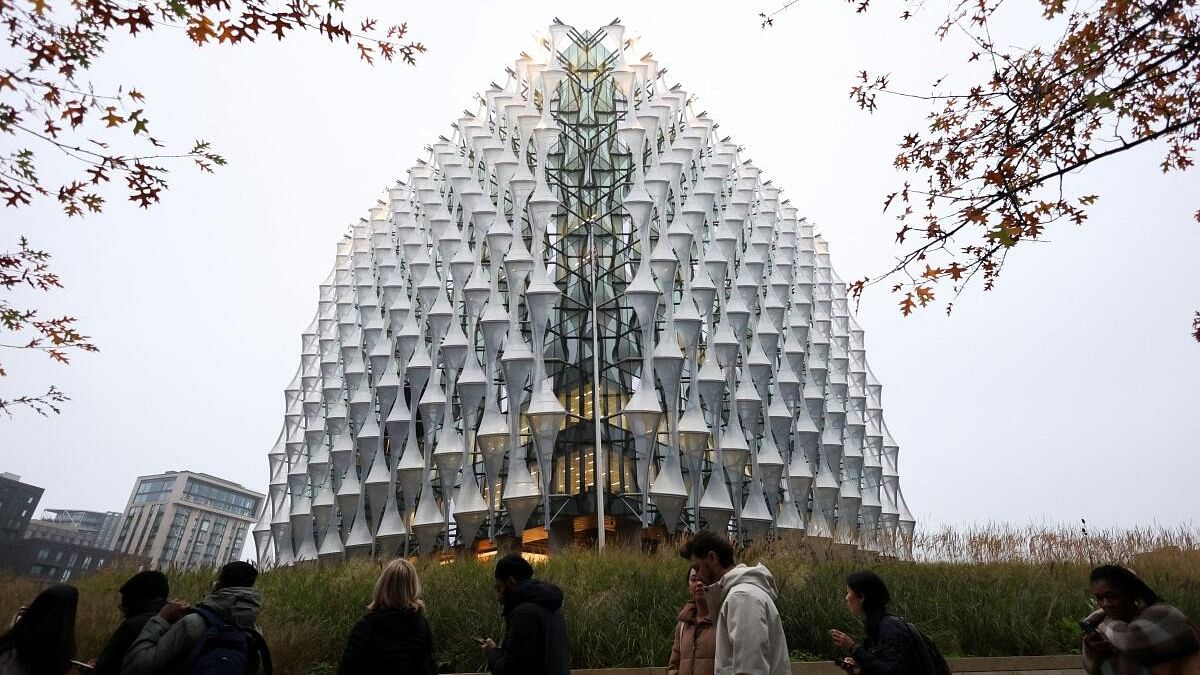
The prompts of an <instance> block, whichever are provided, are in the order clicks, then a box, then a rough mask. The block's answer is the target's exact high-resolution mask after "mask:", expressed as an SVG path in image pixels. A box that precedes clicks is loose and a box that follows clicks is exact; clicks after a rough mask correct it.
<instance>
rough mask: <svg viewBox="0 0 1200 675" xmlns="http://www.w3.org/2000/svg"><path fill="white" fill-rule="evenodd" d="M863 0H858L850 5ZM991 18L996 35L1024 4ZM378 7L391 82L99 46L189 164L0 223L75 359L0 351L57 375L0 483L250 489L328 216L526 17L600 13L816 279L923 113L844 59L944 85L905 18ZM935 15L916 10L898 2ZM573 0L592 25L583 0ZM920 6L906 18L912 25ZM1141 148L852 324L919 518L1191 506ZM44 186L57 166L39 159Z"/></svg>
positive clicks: (930, 48) (500, 57) (273, 51)
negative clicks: (1041, 215) (953, 272)
mask: <svg viewBox="0 0 1200 675" xmlns="http://www.w3.org/2000/svg"><path fill="white" fill-rule="evenodd" d="M877 4H878V3H877ZM1025 4H1026V5H1029V6H1028V7H1025V6H1021V7H1018V8H1017V9H1018V10H1020V14H1021V16H1022V17H1024V21H1015V19H1014V21H1015V24H1014V25H1015V26H1016V27H1018V28H1020V33H1018V32H1015V31H1014V33H1013V34H1012V35H1010V36H1009V38H1008V39H1007V40H1006V39H1005V38H1003V37H1001V38H1000V40H999V41H1000V42H1001V43H1004V42H1006V41H1015V40H1016V38H1015V37H1012V36H1013V35H1028V34H1030V33H1031V32H1035V31H1036V30H1037V26H1038V24H1040V19H1038V18H1037V17H1038V15H1039V12H1040V10H1039V9H1038V8H1037V7H1033V6H1032V3H1028V2H1027V3H1025ZM348 5H349V6H350V9H351V10H352V14H354V15H357V13H358V12H364V13H367V14H370V15H373V16H375V17H376V18H378V19H379V20H380V21H381V23H391V22H395V21H399V20H403V19H407V20H408V22H409V25H410V28H411V29H412V34H413V35H414V36H415V37H416V38H418V39H420V40H422V41H424V42H425V44H426V45H427V46H428V47H429V53H428V54H426V55H424V56H423V57H421V60H420V65H419V66H418V67H417V68H409V67H405V66H396V65H394V66H376V67H375V68H370V67H367V66H366V65H363V64H361V63H359V62H358V61H357V58H356V56H355V55H354V54H353V53H352V51H351V49H349V48H341V47H338V46H331V45H329V44H327V43H325V42H324V41H323V40H321V39H319V38H317V37H315V36H310V37H300V38H297V39H292V40H288V41H286V42H284V43H282V44H279V43H275V42H274V41H270V42H266V43H264V44H261V45H252V46H247V47H238V48H232V49H230V48H206V49H199V48H196V47H194V46H192V45H191V44H189V43H188V42H187V41H186V40H185V38H184V37H183V36H182V35H181V34H180V33H178V32H171V31H169V30H168V31H164V30H159V31H156V33H155V34H151V35H150V36H148V37H140V38H138V39H137V40H136V41H132V40H128V39H117V40H115V41H114V42H113V43H112V45H111V47H110V49H109V53H108V54H107V55H106V56H105V58H104V59H103V60H101V62H100V63H99V64H98V65H97V67H96V69H95V72H94V78H93V79H94V80H95V81H96V82H98V83H113V84H117V83H123V84H135V85H136V86H137V87H138V88H139V89H140V90H141V91H142V92H143V93H144V94H145V95H146V97H147V103H148V106H149V108H148V112H149V117H150V120H151V124H152V130H153V131H154V133H155V135H156V136H158V137H160V138H164V139H168V140H171V141H174V142H176V143H178V144H179V145H181V146H182V145H188V144H190V141H191V140H192V139H193V138H196V137H203V138H206V139H208V140H210V141H211V142H212V143H213V144H214V146H215V147H216V149H218V150H219V151H220V152H222V153H223V154H225V156H226V157H227V158H228V159H229V161H230V164H229V166H228V167H225V168H223V169H220V170H219V171H218V172H217V173H216V174H215V175H211V176H209V175H201V174H199V173H198V172H196V171H194V170H191V169H188V168H186V167H180V170H178V171H177V172H175V173H174V174H173V176H172V179H171V190H170V192H169V193H167V194H166V196H165V198H164V200H163V203H162V204H160V205H158V206H155V207H153V208H151V209H150V210H146V211H140V210H137V209H134V208H130V207H127V206H125V205H122V204H120V203H119V201H120V198H119V196H118V195H117V193H116V192H113V193H110V206H109V208H108V210H107V212H106V213H105V214H103V215H101V216H96V217H89V218H88V219H86V220H78V219H76V220H68V219H66V218H65V217H63V216H61V215H59V214H58V213H57V210H56V209H55V208H53V206H52V205H43V206H42V207H38V208H30V209H25V210H22V211H15V210H12V209H7V210H4V211H0V235H2V239H0V250H7V249H11V248H12V247H13V245H14V243H15V240H16V238H17V236H18V235H21V234H23V235H25V236H27V237H29V238H30V239H31V241H32V242H33V243H34V244H35V245H37V246H39V247H42V248H46V249H49V250H50V251H51V252H52V253H53V254H54V256H55V257H54V261H53V262H54V267H55V269H56V270H57V271H59V272H60V273H61V275H62V277H63V279H64V282H65V283H66V285H67V289H66V290H65V291H60V292H57V293H55V294H53V295H52V296H45V297H40V298H38V302H39V303H41V306H42V307H44V308H45V311H46V312H47V313H50V312H52V311H53V312H60V313H62V312H65V313H71V314H74V315H75V316H77V317H78V318H79V323H80V326H81V328H82V329H83V330H84V332H85V333H87V334H89V335H91V336H93V337H94V339H95V341H96V342H97V343H98V344H99V345H100V347H101V349H102V351H101V352H100V353H99V354H95V355H82V356H79V357H78V358H77V359H76V360H75V362H74V363H73V364H72V365H70V366H69V367H64V366H61V365H57V364H53V363H50V362H49V361H48V360H45V359H43V358H41V357H39V358H37V359H35V360H33V361H30V360H28V359H25V358H20V357H17V358H14V357H13V356H12V355H11V354H4V355H3V356H4V363H5V365H6V366H7V367H8V369H9V372H10V375H11V376H10V377H7V378H3V379H0V396H5V395H12V394H14V393H16V392H18V391H29V390H33V389H37V388H43V389H44V387H45V386H46V385H47V384H50V383H56V384H58V385H59V386H60V387H61V388H63V389H64V390H66V391H67V392H68V393H69V394H70V395H71V396H72V398H73V400H72V401H71V402H70V403H68V404H66V405H65V406H64V408H63V414H62V415H61V416H52V417H50V418H48V419H42V418H39V417H37V416H36V415H33V414H31V413H28V412H18V413H17V415H16V417H15V419H12V420H0V471H10V472H13V473H16V474H20V475H22V476H23V478H24V479H25V480H26V481H28V482H31V483H34V484H36V485H40V486H43V487H44V488H45V489H46V492H45V496H44V498H43V500H42V505H43V506H44V507H49V508H67V507H70V508H88V509H98V510H121V509H122V508H123V507H124V504H125V501H126V499H127V498H128V496H129V491H130V489H131V487H132V482H133V479H134V477H135V476H137V475H139V474H149V473H158V472H162V471H166V470H171V469H191V470H196V471H204V472H207V473H211V474H215V475H218V476H222V477H225V478H228V479H231V480H234V481H237V482H239V483H241V484H243V485H245V486H247V487H250V488H253V489H256V490H259V491H265V488H266V483H267V460H266V452H267V449H268V448H269V447H270V445H271V444H272V442H273V441H274V439H275V436H276V434H277V433H278V430H279V427H280V425H281V422H282V415H283V387H284V386H285V385H286V384H287V382H288V381H289V380H290V378H291V376H292V373H293V372H294V370H295V368H296V366H297V364H298V362H299V352H300V331H301V330H302V329H303V328H304V327H305V326H306V325H307V324H308V323H309V321H310V320H311V319H312V316H313V313H314V311H315V309H316V302H317V284H318V283H319V282H320V281H321V280H322V279H323V278H324V277H325V275H326V274H327V273H328V271H329V269H330V268H331V266H332V263H333V257H334V249H335V243H336V241H337V240H338V238H339V237H340V236H341V234H342V232H343V231H344V229H345V227H346V225H348V224H350V223H352V222H355V221H357V220H358V218H359V217H360V216H362V215H365V214H366V211H367V209H368V208H369V207H370V206H371V205H372V204H373V203H374V202H375V199H376V198H377V196H378V195H379V193H380V190H381V189H383V188H384V187H385V186H387V185H389V184H390V183H391V182H392V181H394V180H395V179H397V178H400V177H403V175H404V173H405V171H406V169H407V168H408V167H409V166H411V164H412V163H413V161H414V160H415V159H416V158H417V157H418V156H422V155H423V154H424V151H423V148H424V146H425V145H426V144H428V143H430V142H432V141H433V140H435V139H436V138H437V136H438V135H439V134H447V135H449V134H448V132H449V123H450V122H451V121H452V120H454V119H457V118H458V117H459V116H460V115H461V110H462V109H463V108H464V107H471V108H473V107H474V103H473V100H472V95H473V94H474V93H475V92H477V91H482V90H483V89H485V88H486V87H487V85H488V83H489V82H490V81H492V80H496V81H498V82H501V83H503V81H504V79H503V78H504V72H503V71H504V67H505V66H506V65H507V64H509V63H510V62H511V61H512V60H513V59H514V58H515V57H516V56H517V54H518V53H519V52H520V51H522V50H527V49H531V48H532V45H533V37H532V36H533V34H534V33H535V32H540V31H544V30H545V26H546V25H547V24H549V22H550V21H551V19H552V18H553V17H554V16H556V15H557V16H559V17H560V18H561V19H563V20H564V21H565V22H567V23H570V24H573V25H575V26H577V27H579V28H594V27H598V26H601V25H604V24H607V23H608V22H609V21H610V20H612V19H613V18H615V17H620V18H621V19H622V21H623V23H624V24H625V25H626V26H627V27H628V29H629V35H639V36H641V42H640V43H639V45H638V46H637V50H638V53H639V54H640V53H641V51H643V50H645V51H653V52H654V54H655V56H656V57H657V58H658V59H659V61H660V64H661V65H662V66H664V67H666V68H668V69H669V75H668V77H669V79H672V80H674V81H678V82H679V83H681V84H682V86H683V87H684V89H686V90H688V91H690V92H693V93H694V94H695V95H696V97H697V103H696V106H697V109H703V110H707V111H708V112H709V113H710V114H711V115H712V116H713V117H714V118H715V119H716V120H717V122H719V123H720V125H721V126H720V130H721V132H723V133H725V134H729V135H731V136H732V137H733V138H734V139H735V140H736V141H738V142H739V143H741V144H742V145H743V146H744V147H745V149H746V156H749V157H752V158H753V159H754V161H755V164H756V165H757V166H760V167H762V168H763V170H764V173H765V176H766V177H768V178H770V179H772V180H773V181H774V183H775V184H776V185H779V186H782V187H783V188H784V190H785V194H786V196H788V197H790V199H791V200H792V202H793V203H794V204H796V205H797V206H798V207H799V210H800V213H801V214H803V215H806V216H807V217H808V218H809V219H810V220H812V221H815V222H816V223H818V225H819V227H820V230H821V231H822V232H823V233H824V235H825V237H826V238H827V239H828V240H829V242H830V246H831V253H832V259H833V264H834V267H835V269H836V270H837V271H838V273H839V274H840V275H841V276H842V278H844V279H853V278H858V277H860V276H863V275H864V274H870V273H874V272H878V271H880V270H881V269H882V268H884V267H885V266H886V265H887V264H888V262H889V260H891V258H892V256H894V255H895V254H896V253H897V249H895V248H894V246H893V244H892V241H893V234H894V230H895V229H896V227H895V222H894V221H893V220H892V219H891V217H890V216H883V215H881V214H880V205H881V203H882V198H883V195H884V194H886V193H887V192H890V191H891V190H892V189H894V187H895V186H896V185H897V184H898V182H900V181H902V180H903V178H902V177H901V176H899V175H898V174H896V173H895V172H894V171H893V170H892V168H891V159H892V157H893V155H894V154H895V144H896V141H897V140H898V139H899V137H900V135H901V134H902V133H903V132H905V131H908V130H911V129H916V128H918V127H919V125H920V124H921V122H922V119H923V117H924V115H925V113H926V112H927V108H926V107H925V106H924V105H923V104H920V103H919V102H910V101H905V100H901V99H884V100H882V104H883V109H882V111H881V112H879V113H877V114H875V115H873V116H871V115H866V114H863V113H860V112H859V111H858V110H857V108H855V107H854V105H853V104H852V103H851V102H850V101H849V100H848V98H847V90H848V87H849V86H850V84H851V83H852V80H853V78H854V76H855V73H857V72H858V71H859V70H861V69H871V70H890V71H892V72H893V73H894V75H893V82H894V83H895V84H896V85H899V86H909V87H911V88H914V89H920V88H922V87H923V86H924V85H926V84H927V83H928V82H929V81H932V80H933V79H935V78H936V77H938V76H940V75H941V74H943V73H946V72H951V73H953V72H954V71H955V68H956V67H957V66H956V63H957V59H956V57H955V54H956V52H954V50H953V48H950V47H947V46H946V45H940V44H938V43H937V42H936V41H935V39H934V38H933V37H932V35H931V29H930V26H929V25H928V21H925V22H924V23H922V22H920V21H917V22H913V23H911V24H908V23H901V22H899V21H898V20H896V19H895V15H896V14H897V12H895V11H893V7H892V6H891V5H887V6H884V5H883V4H879V7H878V8H877V9H875V10H873V11H872V12H870V13H868V14H867V15H865V16H864V15H856V14H855V13H854V12H853V8H852V7H851V6H849V5H846V4H845V3H843V2H840V1H838V0H811V1H810V2H803V3H798V4H797V5H796V6H795V7H794V8H793V9H792V10H790V11H788V12H787V13H785V14H783V15H781V16H780V17H779V20H778V21H777V25H776V27H775V28H773V29H771V30H766V31H763V30H760V28H759V24H758V20H757V17H756V14H757V11H758V10H759V9H766V8H767V7H769V6H770V3H768V4H764V5H762V6H761V7H760V6H759V5H756V4H753V3H743V2H734V1H731V2H721V3H712V2H679V3H666V2H654V3H651V2H646V1H645V0H641V1H639V2H608V3H597V2H587V3H574V2H561V1H559V2H526V1H522V2H519V3H518V2H504V3H500V2H455V3H442V2H426V3H416V2H412V3H408V2H406V3H397V2H363V1H362V0H351V2H349V3H348ZM938 5H939V3H929V5H928V9H927V11H934V10H936V9H937V6H938ZM597 8H602V9H597ZM930 18H935V17H930ZM1161 151H1162V148H1161V147H1145V148H1143V149H1141V150H1139V151H1138V152H1136V153H1133V154H1130V155H1129V156H1127V157H1121V158H1118V159H1116V160H1115V161H1113V162H1111V163H1109V164H1108V165H1107V166H1101V167H1097V168H1095V169H1094V170H1090V171H1089V172H1088V173H1085V174H1083V175H1080V176H1076V177H1072V179H1071V185H1072V186H1073V188H1074V189H1075V190H1077V192H1078V194H1087V193H1097V194H1099V195H1101V199H1100V201H1099V202H1098V203H1097V205H1096V206H1095V207H1094V209H1093V210H1092V212H1091V218H1090V219H1089V220H1088V221H1087V223H1086V225H1084V226H1083V227H1074V226H1068V225H1061V226H1055V227H1054V228H1052V229H1051V230H1050V231H1048V232H1047V236H1046V243H1042V244H1036V245H1023V246H1021V247H1020V250H1019V251H1018V252H1017V253H1015V254H1014V255H1012V256H1010V258H1009V263H1008V266H1007V268H1006V270H1005V273H1004V275H1003V276H1002V277H1001V280H1000V283H999V286H998V288H997V290H995V291H993V292H989V293H980V292H969V293H967V294H965V296H964V297H963V298H962V299H960V301H959V302H958V304H957V308H956V310H955V312H954V314H953V316H951V317H949V318H947V317H945V316H944V315H942V314H941V313H940V312H938V311H928V312H926V313H924V314H922V315H920V316H919V317H913V318H907V319H905V318H902V317H901V316H900V314H899V312H898V311H897V306H896V302H897V298H895V297H893V296H892V295H890V294H888V293H887V292H886V289H877V290H875V291H874V292H873V293H872V294H871V295H869V296H868V297H867V298H866V300H865V301H864V303H863V305H862V307H861V310H860V312H859V316H858V319H859V322H860V323H861V324H862V325H863V327H864V328H865V330H866V336H867V338H866V339H867V357H868V360H869V362H870V364H871V366H872V368H873V369H874V371H875V374H876V375H877V376H878V377H879V379H880V381H881V382H882V383H883V392H884V414H885V416H886V419H887V422H888V426H889V427H890V429H891V431H892V433H893V435H894V436H895V437H896V438H897V440H898V441H899V443H900V447H901V455H900V457H901V463H900V464H901V466H900V471H901V476H902V478H901V480H902V485H903V488H904V492H905V495H906V496H907V500H908V503H909V505H910V506H911V507H912V510H913V512H914V513H915V515H916V516H917V517H918V519H919V520H921V521H922V522H925V523H932V522H951V523H961V522H970V521H986V520H1000V521H1013V522H1017V523H1024V522H1027V521H1029V520H1031V519H1035V520H1046V521H1051V522H1060V521H1063V522H1068V521H1073V522H1078V519H1079V518H1087V519H1088V520H1089V522H1092V523H1094V524H1095V525H1097V526H1103V525H1132V524H1138V523H1147V522H1151V521H1154V522H1158V523H1163V524H1177V523H1184V522H1194V521H1195V520H1196V519H1197V517H1198V515H1200V506H1198V503H1200V502H1198V500H1197V499H1196V498H1195V494H1196V488H1195V481H1196V478H1197V476H1200V452H1197V450H1198V449H1200V448H1198V447H1197V439H1198V438H1200V378H1198V375H1200V344H1197V343H1195V342H1194V341H1192V340H1191V339H1190V337H1189V335H1188V333H1189V330H1188V329H1189V324H1190V317H1191V315H1192V312H1193V311H1195V310H1196V309H1197V308H1200V274H1197V272H1196V270H1197V269H1200V265H1198V263H1200V226H1198V225H1197V223H1196V222H1194V221H1193V220H1192V219H1191V214H1192V213H1193V212H1194V211H1195V210H1196V209H1197V208H1200V190H1197V189H1196V176H1197V174H1195V173H1194V172H1193V173H1192V174H1188V175H1173V176H1166V177H1164V176H1162V175H1161V174H1160V173H1159V172H1158V170H1157V162H1158V161H1159V158H1160V154H1161ZM45 157H46V158H47V169H46V170H47V172H50V171H52V169H53V167H54V165H55V163H57V162H58V160H57V159H54V158H52V156H51V155H50V154H49V153H46V154H45Z"/></svg>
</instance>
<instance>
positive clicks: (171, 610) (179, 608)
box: [158, 600, 192, 623]
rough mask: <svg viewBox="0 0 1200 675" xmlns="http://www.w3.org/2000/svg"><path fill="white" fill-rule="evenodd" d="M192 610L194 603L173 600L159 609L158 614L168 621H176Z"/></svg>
mask: <svg viewBox="0 0 1200 675" xmlns="http://www.w3.org/2000/svg"><path fill="white" fill-rule="evenodd" d="M190 611H192V603H190V602H185V601H183V600H172V601H170V602H168V603H167V604H165V605H163V608H162V609H160V610H159V611H158V615H159V616H161V617H162V618H164V619H166V620H167V623H175V622H176V621H178V620H180V619H182V618H183V617H184V615H186V614H187V613H188V612H190Z"/></svg>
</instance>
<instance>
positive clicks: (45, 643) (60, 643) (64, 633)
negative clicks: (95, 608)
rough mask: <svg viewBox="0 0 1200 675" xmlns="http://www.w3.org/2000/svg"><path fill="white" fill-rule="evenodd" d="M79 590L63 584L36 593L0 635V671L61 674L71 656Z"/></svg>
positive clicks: (3, 673)
mask: <svg viewBox="0 0 1200 675" xmlns="http://www.w3.org/2000/svg"><path fill="white" fill-rule="evenodd" d="M78 604H79V591H76V590H75V589H74V588H73V587H71V586H67V585H65V584H59V585H56V586H51V587H50V588H47V589H46V590H44V591H42V592H41V593H39V594H38V596H37V597H36V598H34V599H33V603H32V604H30V605H29V607H28V608H27V609H26V610H25V611H24V612H22V613H21V616H20V618H19V619H17V621H16V623H14V624H13V627H12V628H11V629H9V631H8V632H7V633H5V634H4V635H2V636H0V675H64V674H65V673H66V672H67V671H68V670H70V668H71V659H73V658H75V608H76V606H77V605H78Z"/></svg>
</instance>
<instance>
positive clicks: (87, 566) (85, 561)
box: [83, 555, 92, 570]
mask: <svg viewBox="0 0 1200 675" xmlns="http://www.w3.org/2000/svg"><path fill="white" fill-rule="evenodd" d="M91 567H92V556H90V555H89V556H87V557H85V558H84V559H83V569H85V570H86V569H90V568H91Z"/></svg>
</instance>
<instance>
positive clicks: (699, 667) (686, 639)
mask: <svg viewBox="0 0 1200 675" xmlns="http://www.w3.org/2000/svg"><path fill="white" fill-rule="evenodd" d="M687 580H688V591H689V592H690V593H691V594H692V599H691V600H688V601H687V604H685V605H684V606H683V609H682V610H681V611H680V612H679V624H678V626H676V628H675V644H674V645H672V646H671V661H670V663H669V664H668V665H667V675H712V673H713V665H714V663H715V661H714V659H715V656H716V654H715V652H716V649H717V637H716V633H715V632H714V631H713V622H712V617H710V616H709V614H708V603H707V602H705V600H704V582H703V581H701V580H700V574H699V573H697V572H696V568H695V567H689V568H688V578H687Z"/></svg>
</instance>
